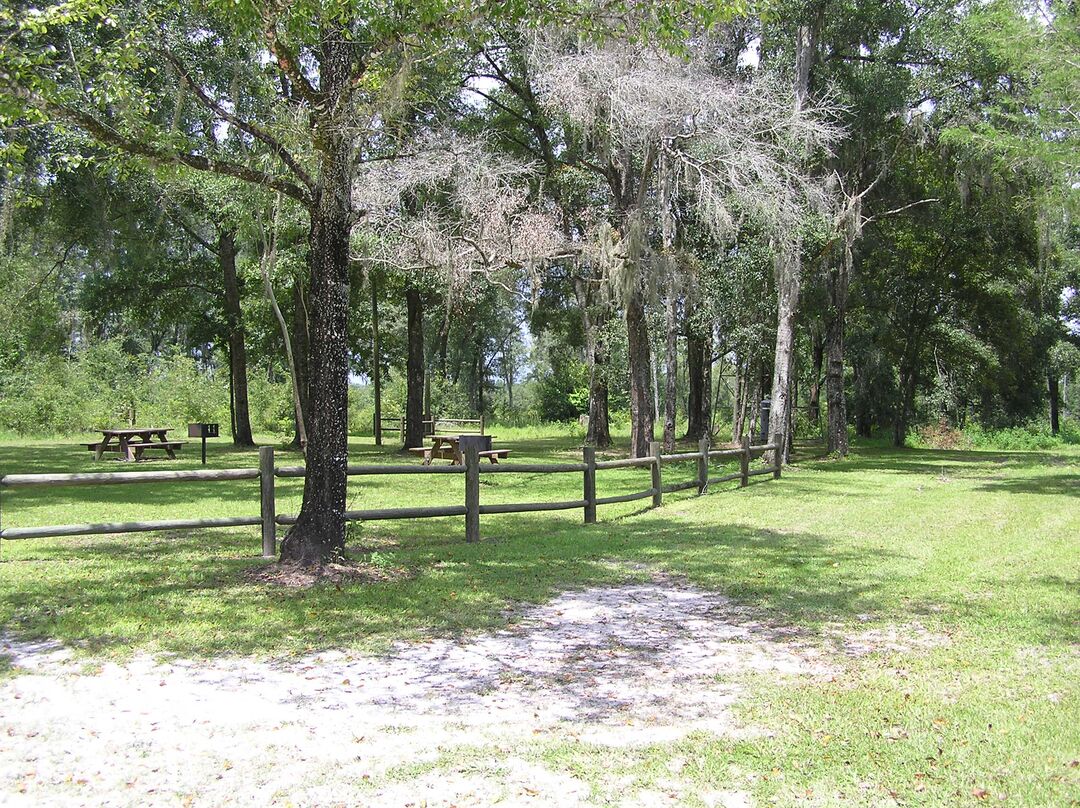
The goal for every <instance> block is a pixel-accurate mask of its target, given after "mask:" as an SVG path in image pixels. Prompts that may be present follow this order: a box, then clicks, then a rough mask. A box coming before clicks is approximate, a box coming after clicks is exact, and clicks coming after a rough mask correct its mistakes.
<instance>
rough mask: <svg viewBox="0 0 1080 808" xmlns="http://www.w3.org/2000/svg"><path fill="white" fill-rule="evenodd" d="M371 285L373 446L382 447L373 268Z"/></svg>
mask: <svg viewBox="0 0 1080 808" xmlns="http://www.w3.org/2000/svg"><path fill="white" fill-rule="evenodd" d="M368 283H369V284H370V285H371V386H372V388H373V389H372V393H373V394H374V397H375V415H374V418H373V423H374V426H375V445H376V446H382V362H381V361H380V360H381V359H382V344H381V341H380V339H379V275H378V273H377V272H376V270H375V269H374V268H372V269H371V271H370V273H369V274H368Z"/></svg>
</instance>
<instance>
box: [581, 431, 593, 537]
mask: <svg viewBox="0 0 1080 808" xmlns="http://www.w3.org/2000/svg"><path fill="white" fill-rule="evenodd" d="M582 452H583V454H584V455H585V491H584V497H582V498H583V499H584V500H585V524H587V525H592V524H595V523H596V449H595V448H594V447H592V446H586V447H585V448H584V449H583V450H582Z"/></svg>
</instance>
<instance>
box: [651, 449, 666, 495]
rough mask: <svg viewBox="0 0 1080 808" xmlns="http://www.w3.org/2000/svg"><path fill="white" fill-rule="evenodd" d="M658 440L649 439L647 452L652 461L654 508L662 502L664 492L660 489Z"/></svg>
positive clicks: (661, 485) (661, 484)
mask: <svg viewBox="0 0 1080 808" xmlns="http://www.w3.org/2000/svg"><path fill="white" fill-rule="evenodd" d="M660 449H661V446H660V442H659V441H655V440H651V441H649V454H651V455H652V456H653V462H652V487H653V495H652V504H653V507H654V508H659V507H660V506H661V505H663V504H664V492H663V491H661V490H660V489H661V488H662V487H663V483H662V481H661V477H660Z"/></svg>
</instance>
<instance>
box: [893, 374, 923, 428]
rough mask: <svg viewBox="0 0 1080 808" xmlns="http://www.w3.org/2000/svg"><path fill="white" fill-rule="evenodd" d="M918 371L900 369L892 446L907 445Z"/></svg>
mask: <svg viewBox="0 0 1080 808" xmlns="http://www.w3.org/2000/svg"><path fill="white" fill-rule="evenodd" d="M918 382H919V378H918V371H916V370H915V368H914V367H910V366H909V367H902V368H901V369H900V407H899V408H898V409H897V411H896V418H895V419H894V420H893V446H904V445H905V444H906V443H907V433H908V427H909V426H910V424H911V417H912V415H913V414H914V412H915V391H916V389H918Z"/></svg>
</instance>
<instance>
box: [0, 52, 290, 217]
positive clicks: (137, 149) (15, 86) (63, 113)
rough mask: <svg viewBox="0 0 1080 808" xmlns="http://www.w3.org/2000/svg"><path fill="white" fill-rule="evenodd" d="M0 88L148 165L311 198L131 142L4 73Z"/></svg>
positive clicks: (231, 166) (285, 184)
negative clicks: (184, 168)
mask: <svg viewBox="0 0 1080 808" xmlns="http://www.w3.org/2000/svg"><path fill="white" fill-rule="evenodd" d="M0 84H2V85H3V86H4V87H5V89H6V91H7V92H9V93H11V94H12V95H13V96H15V97H16V98H18V99H20V100H21V101H24V102H26V103H27V104H30V105H31V106H32V107H34V108H35V109H37V110H39V111H41V112H44V113H46V114H49V115H51V116H53V117H55V118H59V119H61V120H64V121H67V122H68V123H71V124H74V125H75V126H77V127H78V128H80V129H82V130H83V131H85V132H86V133H87V134H89V135H92V136H93V137H94V138H96V139H97V140H98V141H99V142H101V143H104V144H105V145H107V146H113V147H114V148H117V149H120V150H121V151H124V152H127V153H128V154H132V155H135V156H137V157H145V158H146V159H148V160H150V161H151V162H154V163H158V164H161V165H168V164H170V163H180V164H182V165H186V166H188V167H189V168H194V169H195V170H197V171H208V172H212V173H214V174H221V175H223V176H226V177H233V178H234V179H238V180H243V181H244V182H249V183H251V184H252V185H261V186H263V187H265V188H270V189H272V190H275V191H279V192H281V193H283V194H285V195H286V196H288V197H291V198H292V199H295V200H297V201H298V202H300V203H302V204H303V205H305V206H308V205H310V204H311V196H310V195H309V194H308V192H307V190H306V189H304V188H302V187H301V186H299V185H297V184H296V183H294V182H290V181H289V180H285V179H282V178H280V177H275V176H274V175H272V174H267V173H265V172H263V171H259V170H257V169H254V168H251V167H249V166H245V165H241V164H239V163H233V162H229V161H228V160H219V159H217V158H214V157H207V156H205V155H201V154H192V153H190V152H180V151H168V150H166V149H162V148H160V147H158V146H154V145H152V144H150V143H145V142H143V141H139V140H133V139H132V138H129V137H127V136H125V135H122V134H121V133H120V132H118V131H116V130H115V129H113V128H112V127H111V126H110V125H109V124H107V123H105V122H104V121H100V120H98V119H97V118H95V117H94V116H93V115H91V114H90V113H88V112H83V111H82V110H81V109H76V108H75V107H71V106H68V105H67V104H60V103H57V102H55V101H50V100H48V99H46V98H43V97H42V96H40V95H38V94H37V93H35V92H33V91H32V90H29V89H27V88H26V87H24V86H23V85H21V84H19V83H18V82H16V81H13V80H12V79H11V77H10V76H9V75H8V74H6V73H0Z"/></svg>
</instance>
